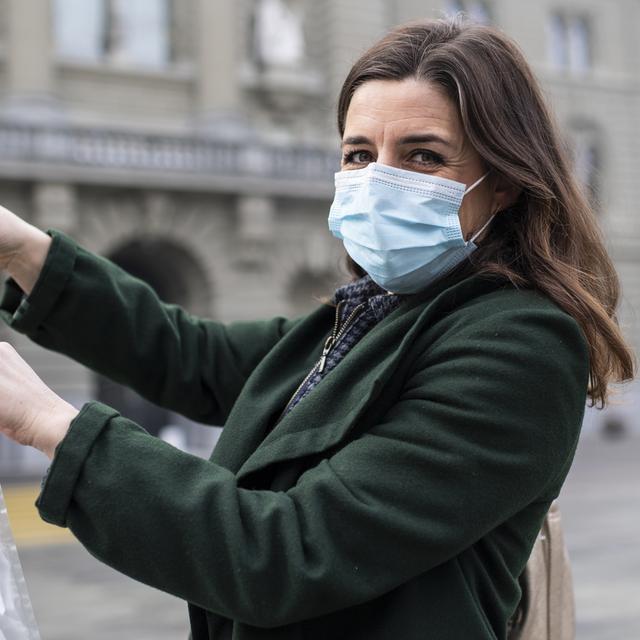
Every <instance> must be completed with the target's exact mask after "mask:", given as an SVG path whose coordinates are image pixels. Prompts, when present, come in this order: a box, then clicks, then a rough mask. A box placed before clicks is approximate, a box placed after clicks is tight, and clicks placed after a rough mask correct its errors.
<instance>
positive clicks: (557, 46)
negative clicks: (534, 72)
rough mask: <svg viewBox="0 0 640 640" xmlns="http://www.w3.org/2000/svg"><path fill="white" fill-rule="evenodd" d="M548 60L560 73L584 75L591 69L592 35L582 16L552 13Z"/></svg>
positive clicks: (584, 17)
mask: <svg viewBox="0 0 640 640" xmlns="http://www.w3.org/2000/svg"><path fill="white" fill-rule="evenodd" d="M548 47H549V60H550V62H551V64H552V66H553V67H554V68H555V69H557V70H560V71H568V72H570V73H572V74H575V75H580V74H584V73H586V72H588V71H589V69H591V67H592V55H593V54H592V48H593V47H592V33H591V24H590V21H589V19H588V18H587V17H586V16H584V15H570V14H565V13H562V12H555V13H552V14H551V16H550V17H549V24H548Z"/></svg>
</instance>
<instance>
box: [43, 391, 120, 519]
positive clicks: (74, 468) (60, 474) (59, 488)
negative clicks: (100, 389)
mask: <svg viewBox="0 0 640 640" xmlns="http://www.w3.org/2000/svg"><path fill="white" fill-rule="evenodd" d="M118 415H119V414H118V412H117V411H115V410H114V409H111V408H110V407H107V406H106V405H104V404H102V403H100V402H88V403H87V404H85V405H84V406H83V407H82V409H81V410H80V413H79V414H78V415H77V416H76V417H75V418H74V419H73V420H72V422H71V426H70V427H69V431H68V432H67V435H66V436H65V437H64V439H63V440H62V442H61V443H60V444H59V445H58V447H57V448H56V453H55V455H54V458H53V462H52V463H51V467H50V468H49V472H48V475H47V476H46V478H45V481H44V484H43V487H42V491H41V492H40V495H39V496H38V499H37V500H36V507H37V508H38V511H39V512H40V517H41V518H42V519H43V520H44V521H45V522H50V523H51V524H55V525H58V526H59V527H65V526H67V511H68V509H69V505H70V503H71V500H72V498H73V492H74V489H75V486H76V483H77V481H78V478H79V477H80V474H81V473H82V468H83V467H84V463H85V460H86V459H87V456H88V455H89V453H90V451H91V447H92V446H93V443H94V442H95V441H96V439H97V438H98V436H99V435H100V433H101V432H102V430H103V429H104V428H105V427H106V426H107V425H108V424H109V421H110V420H111V418H114V417H116V416H118Z"/></svg>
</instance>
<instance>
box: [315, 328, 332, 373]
mask: <svg viewBox="0 0 640 640" xmlns="http://www.w3.org/2000/svg"><path fill="white" fill-rule="evenodd" d="M332 346H333V336H329V337H328V338H327V339H326V340H325V343H324V348H323V349H322V355H321V356H320V363H319V365H318V373H322V372H323V371H324V366H325V364H326V363H327V356H328V355H329V352H330V351H331V347H332Z"/></svg>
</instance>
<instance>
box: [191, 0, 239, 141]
mask: <svg viewBox="0 0 640 640" xmlns="http://www.w3.org/2000/svg"><path fill="white" fill-rule="evenodd" d="M240 4H241V3H239V2H238V1H237V0H216V1H215V2H212V1H211V0H196V9H197V12H196V18H197V19H196V21H195V33H194V37H195V39H196V42H197V55H196V61H197V66H196V69H197V78H196V82H197V98H196V100H197V101H196V112H197V120H198V124H199V125H201V127H202V128H204V129H205V130H208V131H211V132H212V133H214V134H216V135H220V136H224V137H235V136H237V135H242V133H243V130H244V125H245V122H244V119H243V118H242V115H241V106H242V105H241V96H240V86H239V70H240V63H241V60H242V54H243V47H242V46H241V42H240V40H241V37H240V36H241V31H242V30H241V29H240V26H241V25H240V21H239V19H238V18H239V16H238V11H239V10H240Z"/></svg>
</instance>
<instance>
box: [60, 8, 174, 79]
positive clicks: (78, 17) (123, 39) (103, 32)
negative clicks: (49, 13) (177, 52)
mask: <svg viewBox="0 0 640 640" xmlns="http://www.w3.org/2000/svg"><path fill="white" fill-rule="evenodd" d="M169 10H170V7H169V0H136V1H135V2H132V1H131V0H54V4H53V18H54V20H53V28H54V38H55V44H56V51H57V53H58V55H59V56H61V57H63V58H65V59H69V60H79V61H86V62H110V63H113V64H118V65H121V66H130V67H147V68H161V67H164V66H166V64H167V63H168V62H169V57H170V37H169V36H170V33H169V32H170V16H169Z"/></svg>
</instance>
